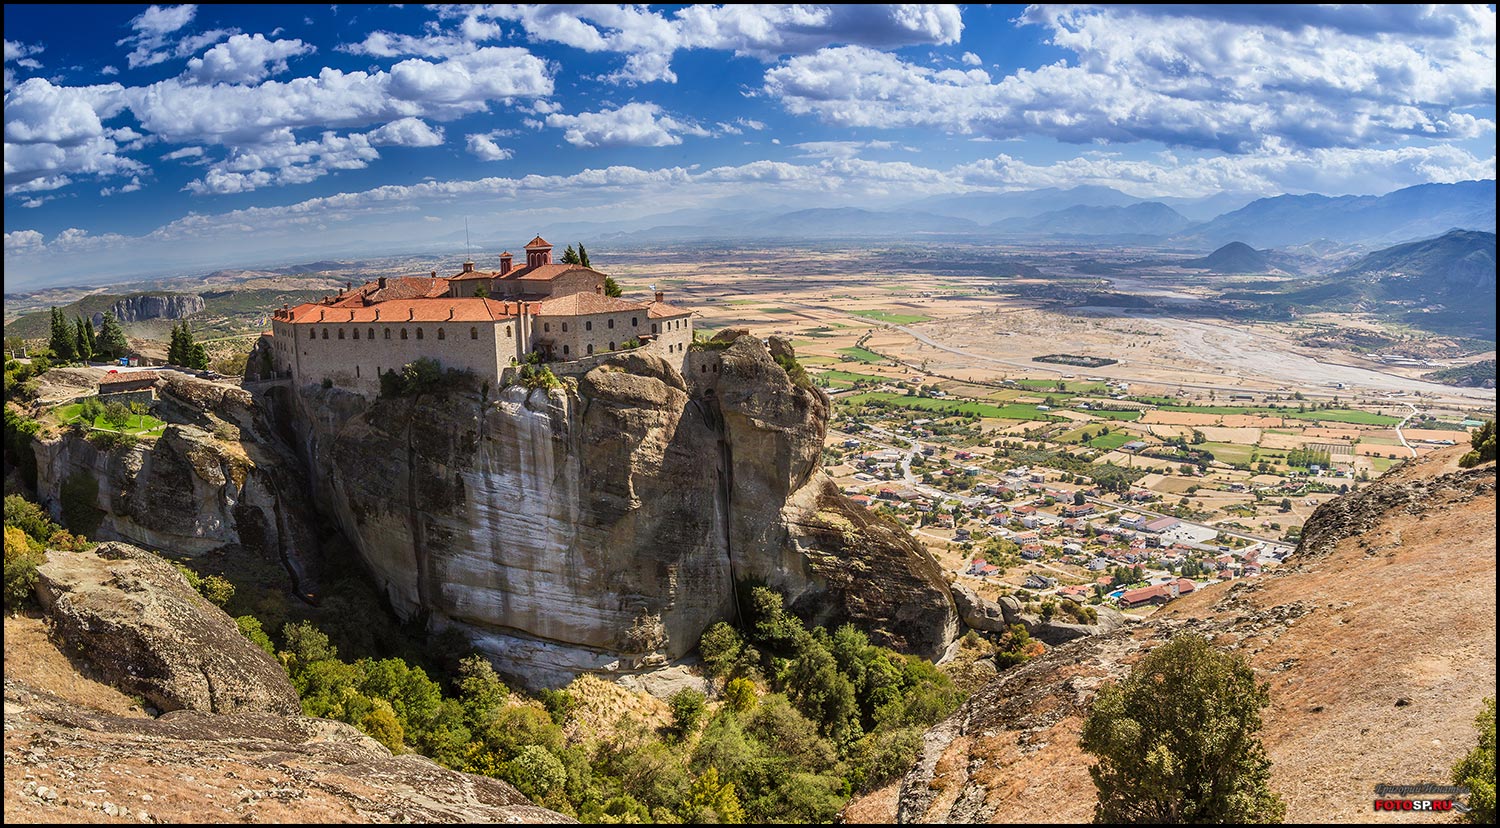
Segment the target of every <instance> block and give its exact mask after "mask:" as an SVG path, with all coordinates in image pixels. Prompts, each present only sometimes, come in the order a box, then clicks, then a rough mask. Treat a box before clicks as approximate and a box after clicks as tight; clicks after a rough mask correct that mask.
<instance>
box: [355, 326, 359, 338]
mask: <svg viewBox="0 0 1500 828" xmlns="http://www.w3.org/2000/svg"><path fill="white" fill-rule="evenodd" d="M354 338H355V339H359V328H355V329H354Z"/></svg>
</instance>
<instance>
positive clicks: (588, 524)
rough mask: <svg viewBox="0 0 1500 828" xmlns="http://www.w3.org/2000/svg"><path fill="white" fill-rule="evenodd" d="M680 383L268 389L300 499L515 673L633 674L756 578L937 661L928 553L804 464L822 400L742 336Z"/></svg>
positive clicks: (603, 377)
mask: <svg viewBox="0 0 1500 828" xmlns="http://www.w3.org/2000/svg"><path fill="white" fill-rule="evenodd" d="M718 354H719V363H720V365H719V368H720V370H719V375H718V379H717V382H716V383H715V384H714V386H713V387H712V388H708V389H698V390H697V391H696V392H690V391H689V386H688V384H687V383H686V382H685V381H684V379H683V377H682V375H681V374H679V373H678V371H677V370H676V369H675V368H673V367H672V366H671V365H669V364H668V363H667V362H666V361H664V360H662V359H661V358H659V357H654V356H647V355H641V354H622V355H620V356H618V357H615V358H613V359H610V360H608V361H606V362H604V363H603V364H599V365H598V366H597V367H594V368H592V369H591V370H588V371H587V372H586V373H583V374H582V375H581V376H574V377H568V378H567V383H566V387H565V388H561V389H553V390H545V389H537V390H527V389H525V388H523V387H520V386H509V387H506V388H503V389H500V390H498V391H490V390H487V395H486V394H472V393H465V392H459V391H453V392H448V393H444V394H436V395H423V396H419V397H416V398H404V399H382V400H378V401H375V402H373V403H372V402H367V401H365V400H363V399H362V398H360V397H357V396H355V395H352V394H348V393H346V392H342V391H340V390H338V389H337V388H334V389H322V388H319V387H315V386H306V387H303V388H300V389H296V390H295V392H293V393H292V395H291V398H290V399H289V400H288V401H287V402H288V406H289V408H291V409H292V412H291V416H290V417H289V419H290V421H291V423H292V426H293V429H294V431H295V432H296V437H295V440H296V442H297V444H298V448H299V450H300V451H301V452H302V454H303V456H304V457H305V459H306V465H307V467H308V468H309V469H310V470H311V477H312V481H313V486H314V491H315V494H316V497H317V499H318V502H319V505H320V507H321V510H322V511H323V512H324V513H325V514H327V515H330V516H332V517H333V518H334V519H335V520H336V521H337V523H338V524H339V525H340V527H341V528H342V529H343V530H344V533H345V534H346V535H347V536H348V537H349V538H350V539H351V540H353V541H354V543H355V545H356V546H357V547H358V549H359V551H360V553H361V555H362V556H363V558H364V559H365V561H366V562H367V563H368V565H369V567H370V569H371V571H372V572H373V573H374V574H375V576H376V578H377V580H378V581H379V582H380V583H381V584H382V585H383V586H384V588H385V590H386V592H387V594H388V596H389V597H390V599H391V603H392V604H393V605H394V606H395V607H396V609H397V611H398V612H399V613H401V614H402V615H404V616H407V617H412V616H425V617H426V618H427V619H428V622H429V625H430V626H432V627H434V628H441V627H445V626H448V625H456V626H458V627H460V628H461V629H463V630H464V631H465V632H467V633H468V634H469V635H470V636H471V637H473V638H474V639H475V641H476V643H477V644H478V645H479V646H480V647H481V648H482V649H484V650H485V651H486V652H487V653H489V654H490V655H491V656H492V658H493V659H494V660H495V661H496V662H497V665H498V666H500V667H501V668H502V669H504V670H506V671H507V672H509V673H511V674H512V675H514V676H516V677H518V678H521V679H523V680H525V681H527V682H529V683H531V684H534V685H558V684H562V683H565V682H566V681H568V680H570V679H571V678H572V677H573V676H574V675H576V674H577V673H578V672H581V671H630V670H637V669H646V668H650V667H653V666H657V665H660V664H662V663H665V662H667V661H669V660H671V659H675V658H677V657H679V656H681V655H683V654H685V653H687V652H688V651H689V650H691V649H692V648H693V647H694V646H696V644H697V640H698V637H699V635H700V634H701V633H702V631H703V630H704V629H705V628H706V627H707V626H709V625H710V624H712V623H713V622H715V621H718V620H721V619H727V618H733V617H734V615H735V612H736V606H735V604H736V599H735V585H736V584H737V583H746V582H757V583H767V584H769V585H771V586H774V587H776V588H778V589H781V590H782V591H784V592H786V593H787V594H788V596H789V604H790V605H791V606H792V608H793V609H794V610H796V611H798V612H799V613H802V614H804V615H805V616H807V617H809V618H811V619H813V620H815V621H820V622H829V623H837V622H842V621H845V620H848V621H852V622H854V623H856V624H859V625H861V626H863V627H865V628H867V629H869V630H871V632H872V633H873V635H874V639H875V640H876V641H877V642H880V643H887V644H890V645H892V646H895V647H898V648H901V649H904V650H907V651H910V652H918V653H922V654H924V655H930V656H932V657H936V656H937V655H939V654H941V652H942V650H943V647H944V646H945V645H946V643H947V641H948V640H951V638H952V637H953V635H954V634H955V633H956V630H957V616H956V613H955V612H954V610H953V607H952V601H951V598H950V597H949V596H948V593H947V589H946V586H945V585H944V584H943V582H942V579H941V577H940V572H939V571H938V568H937V565H936V564H935V563H934V562H933V561H932V560H931V559H930V558H929V557H928V556H927V555H926V553H925V551H924V550H922V549H921V548H920V547H918V546H917V545H916V544H915V543H913V542H912V541H911V540H910V539H909V538H908V537H906V535H905V533H904V532H900V531H899V530H897V529H896V528H894V527H891V526H888V525H886V524H883V523H881V522H879V521H877V520H873V519H872V518H871V517H870V516H868V515H867V514H866V513H864V512H863V510H859V509H857V508H855V507H853V506H852V505H850V504H848V503H847V502H846V501H844V499H843V498H842V497H841V496H840V495H839V494H838V492H837V491H836V489H834V488H833V487H832V485H831V483H830V482H829V481H828V480H827V478H826V477H824V476H823V475H822V473H821V471H820V470H819V468H818V461H819V456H820V452H821V447H822V441H823V435H824V428H825V424H826V419H827V411H828V402H827V398H826V397H825V396H824V395H823V394H822V393H821V392H820V391H818V390H817V389H812V388H798V387H796V386H795V385H793V384H792V382H791V381H790V380H789V379H788V377H787V374H786V371H785V370H784V369H782V368H781V367H780V366H779V365H777V364H776V363H775V362H774V361H773V359H772V358H771V355H770V352H769V351H768V349H767V347H766V346H765V345H764V344H762V343H761V342H760V341H759V340H757V339H755V338H753V337H749V336H742V337H739V338H738V339H736V340H734V342H733V344H732V345H730V346H729V347H728V348H726V349H723V350H722V351H719V352H718Z"/></svg>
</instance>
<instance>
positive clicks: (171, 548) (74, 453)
mask: <svg viewBox="0 0 1500 828" xmlns="http://www.w3.org/2000/svg"><path fill="white" fill-rule="evenodd" d="M159 405H160V406H161V409H160V410H159V411H158V414H159V415H160V416H162V417H163V418H164V419H166V420H168V421H169V423H170V425H168V426H167V427H166V429H165V430H164V431H163V432H162V434H161V436H159V437H157V438H154V439H147V440H142V441H140V442H138V443H136V444H135V445H133V446H129V447H126V448H109V449H106V448H101V447H99V446H97V445H95V444H94V443H93V442H90V441H89V440H88V439H86V438H85V437H84V435H83V434H82V433H81V432H77V431H71V430H69V431H63V432H61V433H60V434H57V435H55V436H53V437H51V438H47V439H42V440H39V441H37V442H35V443H34V444H33V450H34V451H35V454H36V458H37V495H38V497H39V498H40V500H41V502H42V503H43V504H44V505H46V506H47V507H48V509H49V510H50V511H51V512H52V516H53V517H54V518H55V519H59V520H64V522H65V523H67V524H68V525H70V526H71V527H72V528H73V529H74V531H78V532H81V533H83V534H86V535H88V537H90V538H92V539H95V540H119V541H126V542H128V543H133V544H138V545H140V546H144V547H147V548H149V549H159V550H164V551H168V552H171V553H173V554H179V555H200V554H203V553H206V552H210V551H213V550H217V549H222V548H224V547H226V546H239V547H242V548H244V549H246V550H248V551H249V552H250V553H253V554H259V555H263V556H265V557H266V558H267V559H268V560H271V561H278V562H281V563H282V564H283V565H284V566H286V567H287V569H288V570H289V571H290V572H291V574H292V576H293V578H294V579H295V580H296V581H297V582H298V584H299V586H300V587H301V590H302V591H312V590H313V589H314V587H315V584H316V581H317V575H316V573H317V563H318V542H317V532H316V531H315V530H314V527H315V525H316V523H315V517H314V513H313V511H312V509H311V508H310V504H309V502H308V497H307V494H306V492H307V487H306V482H305V478H304V476H303V474H302V471H301V469H300V467H299V465H298V462H297V458H296V456H295V455H294V454H292V453H291V452H290V451H289V450H288V449H287V448H286V446H285V445H284V444H283V443H282V442H281V441H280V439H279V438H278V437H277V435H276V434H274V433H273V432H272V431H271V430H270V425H269V424H268V422H267V421H266V419H265V418H264V417H262V416H260V415H261V412H260V411H259V409H258V408H257V406H256V404H255V402H254V400H253V399H252V397H251V396H250V394H248V393H247V392H244V391H241V390H239V389H235V388H228V387H225V386H220V385H215V384H213V383H208V382H202V381H199V380H195V379H192V378H189V377H182V376H172V377H170V378H169V379H168V380H167V381H166V382H165V383H164V384H163V387H162V393H161V402H160V403H159Z"/></svg>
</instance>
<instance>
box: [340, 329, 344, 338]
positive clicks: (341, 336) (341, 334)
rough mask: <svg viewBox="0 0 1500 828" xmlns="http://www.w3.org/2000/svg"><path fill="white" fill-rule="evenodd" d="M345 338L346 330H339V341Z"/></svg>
mask: <svg viewBox="0 0 1500 828" xmlns="http://www.w3.org/2000/svg"><path fill="white" fill-rule="evenodd" d="M343 338H344V329H343V328H339V339H343Z"/></svg>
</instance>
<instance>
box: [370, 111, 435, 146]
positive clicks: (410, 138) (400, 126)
mask: <svg viewBox="0 0 1500 828" xmlns="http://www.w3.org/2000/svg"><path fill="white" fill-rule="evenodd" d="M366 134H367V135H368V136H369V138H370V143H371V144H373V145H374V146H377V147H437V146H442V143H443V131H442V130H441V129H434V128H433V127H431V126H429V125H428V124H427V122H425V121H423V120H422V119H420V118H402V119H400V120H398V121H391V122H390V123H388V124H386V125H385V126H382V127H379V128H377V129H373V130H370V132H368V133H366Z"/></svg>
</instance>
